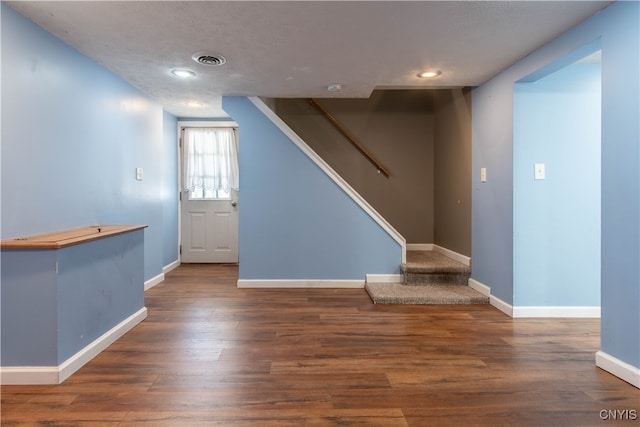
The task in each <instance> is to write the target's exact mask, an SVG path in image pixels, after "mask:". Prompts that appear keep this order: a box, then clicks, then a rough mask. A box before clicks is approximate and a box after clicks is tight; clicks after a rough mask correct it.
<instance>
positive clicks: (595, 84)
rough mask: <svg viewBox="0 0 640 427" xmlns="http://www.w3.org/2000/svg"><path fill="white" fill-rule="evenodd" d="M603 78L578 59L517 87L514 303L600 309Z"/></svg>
mask: <svg viewBox="0 0 640 427" xmlns="http://www.w3.org/2000/svg"><path fill="white" fill-rule="evenodd" d="M600 76H601V73H600V64H599V63H595V64H575V65H570V66H568V67H566V68H563V69H561V70H559V71H556V72H555V73H553V74H551V75H549V76H546V77H544V78H542V79H540V80H538V81H536V82H531V83H518V84H517V85H516V88H515V94H514V96H515V99H514V143H513V145H514V160H513V162H514V165H513V169H514V170H513V173H514V178H513V181H514V183H513V185H514V200H513V204H514V206H513V209H514V218H513V222H514V224H513V228H514V229H513V239H514V243H513V256H514V259H513V269H514V278H513V287H514V298H513V301H514V305H516V306H596V307H599V306H600V102H601V99H600V98H601V97H600ZM535 163H544V164H545V166H546V179H545V180H534V172H533V171H534V164H535Z"/></svg>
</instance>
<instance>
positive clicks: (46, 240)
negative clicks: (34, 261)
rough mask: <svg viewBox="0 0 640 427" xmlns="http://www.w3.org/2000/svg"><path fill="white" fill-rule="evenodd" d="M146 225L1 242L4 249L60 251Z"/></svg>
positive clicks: (77, 230) (99, 227)
mask: <svg viewBox="0 0 640 427" xmlns="http://www.w3.org/2000/svg"><path fill="white" fill-rule="evenodd" d="M146 227H147V226H146V225H91V226H88V227H80V228H72V229H70V230H63V231H56V232H53V233H45V234H37V235H35V236H28V237H17V238H15V239H8V240H3V241H2V242H0V247H1V248H2V249H59V248H64V247H66V246H71V245H77V244H80V243H86V242H90V241H92V240H98V239H103V238H105V237H109V236H116V235H118V234H123V233H128V232H131V231H135V230H140V229H143V228H146Z"/></svg>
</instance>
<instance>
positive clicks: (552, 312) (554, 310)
mask: <svg viewBox="0 0 640 427" xmlns="http://www.w3.org/2000/svg"><path fill="white" fill-rule="evenodd" d="M513 317H519V318H522V317H575V318H591V319H599V318H600V307H574V306H544V307H534V306H515V307H513Z"/></svg>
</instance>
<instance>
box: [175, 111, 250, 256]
mask: <svg viewBox="0 0 640 427" xmlns="http://www.w3.org/2000/svg"><path fill="white" fill-rule="evenodd" d="M187 127H195V128H203V127H226V128H228V127H237V124H236V123H235V122H180V123H179V132H180V135H182V131H183V129H184V128H187ZM184 149H185V148H184V144H182V143H181V144H180V170H181V171H182V170H183V168H184V163H183V161H184V158H185V156H184V151H183V150H184ZM179 179H180V181H181V182H180V186H179V188H180V192H181V194H180V256H181V262H183V263H237V262H238V199H239V194H238V192H236V191H232V192H231V197H230V198H228V199H195V200H192V199H191V198H190V197H189V191H188V190H185V189H184V186H183V183H182V180H183V175H182V173H180V178H179Z"/></svg>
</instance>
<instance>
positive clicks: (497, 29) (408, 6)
mask: <svg viewBox="0 0 640 427" xmlns="http://www.w3.org/2000/svg"><path fill="white" fill-rule="evenodd" d="M7 3H8V4H9V5H10V6H11V7H12V8H14V9H16V10H17V11H19V12H20V13H22V14H23V15H25V16H27V17H28V18H29V19H31V20H32V21H34V22H36V23H37V24H38V25H40V26H42V27H43V28H45V29H46V30H47V31H49V32H51V33H53V34H55V35H56V36H58V37H60V38H61V39H62V40H64V41H65V42H67V43H68V44H70V45H71V46H73V47H75V48H76V49H78V50H79V51H81V52H83V53H84V54H86V55H88V56H89V57H91V58H93V59H95V60H96V61H98V62H100V63H101V64H103V65H104V66H106V67H107V68H109V69H111V70H112V71H113V72H115V73H116V74H118V75H120V76H122V77H123V78H124V79H126V80H127V81H129V82H130V83H131V84H133V85H134V86H136V87H138V88H139V89H140V90H142V91H143V92H145V93H147V94H148V95H150V96H151V97H152V98H154V99H156V100H157V101H158V102H159V103H161V104H162V105H163V106H164V107H165V109H166V110H167V111H169V112H170V113H172V114H175V115H177V116H179V117H187V116H193V117H207V116H212V115H215V114H217V111H216V110H217V108H219V97H220V96H221V95H257V96H264V97H320V98H321V97H329V96H331V97H350V98H357V97H367V96H369V94H370V93H371V91H372V90H374V89H375V88H424V87H433V86H438V87H444V86H475V85H479V84H481V83H483V82H485V81H486V80H488V79H489V78H491V77H492V76H494V75H495V74H496V73H498V72H499V71H501V70H502V69H504V68H506V67H507V66H509V65H511V64H513V63H514V62H516V61H517V60H518V59H520V58H522V57H524V56H526V55H527V54H529V53H530V52H532V51H533V50H535V49H536V48H538V47H540V46H541V45H543V44H544V43H546V42H547V41H550V40H552V39H553V38H555V37H556V36H558V35H559V34H561V33H563V32H565V31H566V30H568V29H569V28H571V27H573V26H574V25H576V24H578V23H579V22H581V21H583V20H584V19H586V18H587V17H589V16H591V15H593V14H594V13H596V12H597V11H598V10H600V9H602V8H603V7H605V6H606V5H607V4H608V3H609V2H601V1H585V2H582V1H551V2H542V1H531V2H529V1H499V2H490V1H477V2H476V1H448V2H435V1H411V2H400V1H374V2H369V1H354V2H343V1H284V2H273V1H254V2H244V1H190V2H173V1H164V2H158V1H122V2H114V1H106V2H103V1H72V2H59V1H48V2H28V1H9V2H7ZM198 51H213V52H216V53H220V54H222V55H224V56H225V57H226V58H227V63H226V64H225V65H222V66H219V67H205V66H203V65H200V64H197V63H196V62H194V61H193V60H192V59H191V55H192V54H193V53H194V52H198ZM427 67H434V68H438V69H441V70H442V75H441V76H439V77H437V78H435V79H433V80H424V79H418V78H417V77H416V74H417V73H418V72H419V71H421V70H423V69H424V68H427ZM172 68H188V69H190V70H193V71H194V72H195V73H196V77H195V78H192V79H190V80H179V79H177V78H176V77H174V76H173V75H171V73H170V70H171V69H172ZM331 83H341V84H342V86H343V89H342V91H341V92H338V93H333V92H328V91H327V85H328V84H331ZM188 100H199V101H200V102H202V103H203V104H205V106H204V107H202V108H190V107H188V106H187V105H186V102H187V101H188ZM216 100H217V101H216Z"/></svg>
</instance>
